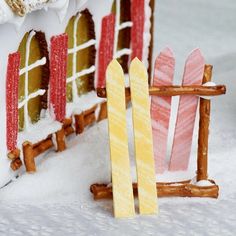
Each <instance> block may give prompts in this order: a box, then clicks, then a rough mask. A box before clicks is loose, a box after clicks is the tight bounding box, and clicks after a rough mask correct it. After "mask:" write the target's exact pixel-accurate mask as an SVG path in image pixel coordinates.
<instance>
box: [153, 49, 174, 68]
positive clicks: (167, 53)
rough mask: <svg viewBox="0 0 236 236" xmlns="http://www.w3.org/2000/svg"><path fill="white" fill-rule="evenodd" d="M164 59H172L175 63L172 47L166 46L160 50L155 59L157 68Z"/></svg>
mask: <svg viewBox="0 0 236 236" xmlns="http://www.w3.org/2000/svg"><path fill="white" fill-rule="evenodd" d="M163 59H164V60H165V61H170V62H172V63H173V64H174V65H175V56H174V52H173V50H172V49H171V48H169V47H166V48H164V49H163V50H162V51H161V52H160V54H159V55H158V57H157V58H156V61H155V68H158V64H159V61H163Z"/></svg>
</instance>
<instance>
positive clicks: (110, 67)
mask: <svg viewBox="0 0 236 236" xmlns="http://www.w3.org/2000/svg"><path fill="white" fill-rule="evenodd" d="M114 67H117V69H118V68H119V69H121V70H122V67H121V65H120V63H119V62H118V61H117V60H116V59H113V60H112V61H111V62H110V63H109V65H108V67H107V70H110V69H112V68H114Z"/></svg>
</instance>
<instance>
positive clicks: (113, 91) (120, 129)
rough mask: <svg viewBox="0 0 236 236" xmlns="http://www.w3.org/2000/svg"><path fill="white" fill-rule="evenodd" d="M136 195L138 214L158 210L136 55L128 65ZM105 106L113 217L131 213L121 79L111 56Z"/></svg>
mask: <svg viewBox="0 0 236 236" xmlns="http://www.w3.org/2000/svg"><path fill="white" fill-rule="evenodd" d="M129 76H130V89H131V101H132V114H133V128H134V144H135V156H136V170H137V179H138V199H139V212H140V214H155V213H157V211H158V206H157V190H156V178H155V170H154V157H153V140H152V129H151V118H150V102H149V91H148V75H147V70H146V68H145V67H144V65H143V64H142V63H141V62H140V61H139V60H138V59H137V58H136V59H134V60H133V61H132V62H131V65H130V71H129ZM106 90H107V107H108V122H109V138H110V156H111V166H112V189H113V201H114V214H115V217H119V218H120V217H133V216H134V215H135V208H134V196H133V187H132V178H131V172H130V163H129V151H128V135H127V126H126V104H125V79H124V73H123V70H122V68H121V66H120V64H119V63H118V62H117V61H116V60H113V61H112V62H111V63H110V65H109V66H108V68H107V73H106Z"/></svg>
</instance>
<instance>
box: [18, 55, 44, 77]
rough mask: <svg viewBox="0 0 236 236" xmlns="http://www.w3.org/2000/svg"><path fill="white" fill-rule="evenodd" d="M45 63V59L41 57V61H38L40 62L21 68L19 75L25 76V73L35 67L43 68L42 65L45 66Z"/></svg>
mask: <svg viewBox="0 0 236 236" xmlns="http://www.w3.org/2000/svg"><path fill="white" fill-rule="evenodd" d="M46 62H47V59H46V57H43V58H42V59H40V60H38V61H36V62H34V63H33V64H31V65H29V66H27V67H24V68H22V69H21V70H20V75H23V74H25V73H26V72H29V71H31V70H33V69H34V68H36V67H38V66H43V65H45V64H46Z"/></svg>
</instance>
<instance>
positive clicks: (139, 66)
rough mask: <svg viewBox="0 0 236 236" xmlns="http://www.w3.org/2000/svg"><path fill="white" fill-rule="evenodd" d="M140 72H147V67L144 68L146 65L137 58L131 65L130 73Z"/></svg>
mask: <svg viewBox="0 0 236 236" xmlns="http://www.w3.org/2000/svg"><path fill="white" fill-rule="evenodd" d="M137 69H138V70H143V71H146V70H147V69H146V67H145V66H144V64H143V63H142V62H141V61H140V60H139V59H138V58H137V57H135V58H134V59H133V60H132V61H131V63H130V69H129V70H130V72H131V73H132V72H135V71H137Z"/></svg>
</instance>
